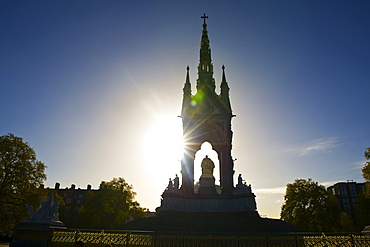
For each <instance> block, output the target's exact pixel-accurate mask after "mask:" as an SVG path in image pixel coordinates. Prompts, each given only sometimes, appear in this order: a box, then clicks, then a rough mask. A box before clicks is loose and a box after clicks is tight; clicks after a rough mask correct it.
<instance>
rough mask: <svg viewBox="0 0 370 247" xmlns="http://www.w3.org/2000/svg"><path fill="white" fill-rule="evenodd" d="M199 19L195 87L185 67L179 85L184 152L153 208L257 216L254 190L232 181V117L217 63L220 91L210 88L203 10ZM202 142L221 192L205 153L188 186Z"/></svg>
mask: <svg viewBox="0 0 370 247" xmlns="http://www.w3.org/2000/svg"><path fill="white" fill-rule="evenodd" d="M202 18H203V19H204V23H203V31H202V39H201V46H200V59H199V65H198V79H197V81H196V88H197V92H196V94H195V95H192V93H191V83H190V78H189V67H187V74H186V80H185V85H184V88H183V103H182V111H181V118H182V123H183V136H184V138H185V139H186V146H185V151H184V158H183V160H182V161H181V166H182V167H181V175H182V185H181V188H180V190H179V191H178V190H169V189H168V188H167V189H166V191H165V192H164V193H163V195H162V197H163V199H162V202H161V206H160V208H159V209H158V212H159V214H165V213H168V212H209V213H216V212H217V213H226V212H227V213H233V212H239V213H240V212H243V213H245V214H248V215H250V216H256V217H258V213H257V210H256V202H255V195H254V194H253V193H252V190H251V188H250V186H247V187H248V189H244V190H241V189H240V188H239V189H238V190H236V188H235V187H234V180H233V176H234V173H235V171H234V162H233V159H232V157H231V149H232V148H231V147H232V135H233V132H232V130H231V119H232V118H233V117H234V115H233V113H232V110H231V104H230V98H229V86H228V83H227V81H226V76H225V66H222V81H221V85H220V88H221V92H220V94H217V93H216V92H215V88H216V84H215V79H214V78H213V64H212V59H211V49H210V45H209V38H208V31H207V24H206V18H208V17H207V16H206V15H204V16H202ZM204 142H208V143H210V144H211V145H212V148H213V150H215V151H216V152H217V154H218V160H219V171H220V174H219V175H220V188H221V193H220V194H218V193H217V191H216V185H215V178H214V174H213V170H214V168H215V165H214V162H213V161H212V160H211V159H210V158H208V157H205V158H204V159H203V161H202V163H201V168H202V175H201V177H200V179H199V189H198V192H197V193H195V190H194V179H195V178H194V169H195V168H194V159H195V153H196V152H197V151H198V150H200V147H201V145H202V144H203V143H204Z"/></svg>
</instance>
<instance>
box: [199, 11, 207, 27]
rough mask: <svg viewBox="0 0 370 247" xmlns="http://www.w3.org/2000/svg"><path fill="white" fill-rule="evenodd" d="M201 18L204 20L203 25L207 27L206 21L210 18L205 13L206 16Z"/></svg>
mask: <svg viewBox="0 0 370 247" xmlns="http://www.w3.org/2000/svg"><path fill="white" fill-rule="evenodd" d="M200 18H202V19H203V20H204V23H203V25H207V24H206V19H207V18H208V16H206V14H205V13H204V15H203V16H201V17H200Z"/></svg>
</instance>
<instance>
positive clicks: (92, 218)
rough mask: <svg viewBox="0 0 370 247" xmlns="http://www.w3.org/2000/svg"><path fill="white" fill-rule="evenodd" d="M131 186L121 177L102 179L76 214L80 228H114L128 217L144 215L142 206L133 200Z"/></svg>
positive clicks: (133, 195)
mask: <svg viewBox="0 0 370 247" xmlns="http://www.w3.org/2000/svg"><path fill="white" fill-rule="evenodd" d="M135 195H136V193H135V192H134V191H133V187H132V186H131V185H129V184H128V183H126V181H125V179H123V178H113V180H111V181H109V182H106V181H102V182H101V183H100V186H99V190H97V191H90V192H89V194H88V195H87V198H86V203H85V205H83V206H82V207H81V208H80V211H79V213H78V215H77V222H78V223H77V224H78V227H80V228H95V229H96V228H98V229H114V228H116V227H118V226H120V225H122V224H124V223H125V222H126V220H127V219H129V218H130V217H132V218H134V219H135V218H141V217H144V215H145V212H144V208H141V207H140V204H139V203H138V202H137V201H135V200H134V199H135Z"/></svg>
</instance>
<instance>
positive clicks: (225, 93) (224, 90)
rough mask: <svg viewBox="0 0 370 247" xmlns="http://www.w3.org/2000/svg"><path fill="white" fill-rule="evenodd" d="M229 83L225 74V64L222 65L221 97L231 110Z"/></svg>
mask: <svg viewBox="0 0 370 247" xmlns="http://www.w3.org/2000/svg"><path fill="white" fill-rule="evenodd" d="M229 91H230V88H229V85H228V84H227V81H226V76H225V65H222V81H221V94H220V96H221V99H222V101H223V102H224V103H225V105H226V106H227V107H228V108H229V109H230V111H231V104H230V97H229Z"/></svg>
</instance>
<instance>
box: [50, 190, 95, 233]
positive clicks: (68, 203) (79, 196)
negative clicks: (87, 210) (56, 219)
mask: <svg viewBox="0 0 370 247" xmlns="http://www.w3.org/2000/svg"><path fill="white" fill-rule="evenodd" d="M51 190H55V191H56V192H57V193H58V195H59V196H60V197H62V198H63V200H64V203H65V205H64V206H61V207H60V208H59V214H60V215H59V216H60V220H61V221H63V223H64V224H65V225H66V226H68V227H76V226H77V225H76V224H77V214H78V211H79V210H80V208H81V206H82V205H84V203H85V200H86V197H87V194H88V193H89V191H92V192H95V191H98V189H91V185H90V184H88V185H87V188H86V189H81V188H78V189H76V185H74V184H72V185H71V187H70V188H68V187H66V188H64V189H62V188H60V184H59V183H55V188H54V189H51Z"/></svg>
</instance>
